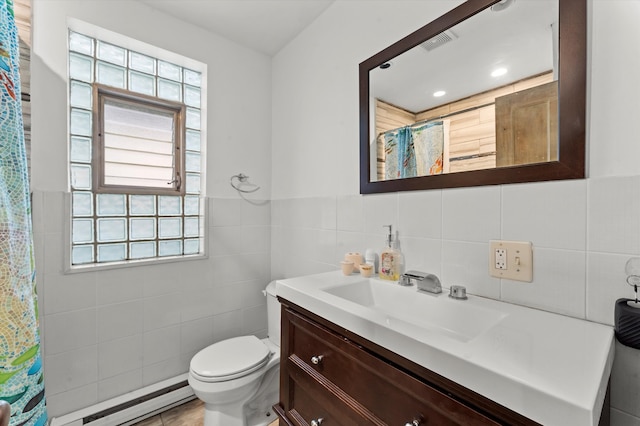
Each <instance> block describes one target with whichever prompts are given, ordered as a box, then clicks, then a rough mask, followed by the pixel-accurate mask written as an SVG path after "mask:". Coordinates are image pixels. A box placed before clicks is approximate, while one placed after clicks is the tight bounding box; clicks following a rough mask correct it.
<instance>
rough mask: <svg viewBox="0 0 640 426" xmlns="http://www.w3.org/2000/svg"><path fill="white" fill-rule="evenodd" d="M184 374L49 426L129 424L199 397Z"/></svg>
mask: <svg viewBox="0 0 640 426" xmlns="http://www.w3.org/2000/svg"><path fill="white" fill-rule="evenodd" d="M187 376H188V375H187V374H183V375H180V376H177V377H174V378H171V379H167V380H164V381H162V382H159V383H156V384H153V385H150V386H147V387H144V388H142V389H138V390H136V391H134V392H129V393H127V394H125V395H122V396H119V397H116V398H113V399H110V400H107V401H103V402H100V403H98V404H96V405H93V406H91V407H87V408H83V409H81V410H78V411H75V412H73V413H69V414H65V415H64V416H61V417H54V418H53V419H51V422H50V423H49V426H83V425H90V426H127V425H132V424H134V423H137V422H141V421H142V420H144V419H146V418H149V417H151V416H154V415H156V414H158V413H161V412H163V411H166V410H169V409H171V408H173V407H175V406H177V405H180V404H184V403H185V402H188V401H191V400H193V399H195V395H194V394H193V389H191V386H189V383H188V382H187Z"/></svg>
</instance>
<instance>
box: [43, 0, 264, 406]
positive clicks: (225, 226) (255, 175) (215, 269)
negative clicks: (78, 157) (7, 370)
mask: <svg viewBox="0 0 640 426" xmlns="http://www.w3.org/2000/svg"><path fill="white" fill-rule="evenodd" d="M68 18H74V19H79V20H82V21H84V22H87V23H89V24H92V25H95V26H99V27H102V28H104V29H107V30H110V31H113V32H116V33H119V34H122V35H124V36H127V37H130V38H133V39H136V40H138V41H141V42H144V43H147V44H150V45H154V46H158V47H161V48H163V49H165V50H168V51H171V52H175V53H177V54H180V55H183V56H186V57H189V58H192V59H194V60H197V61H200V62H203V63H206V64H207V65H208V77H209V79H208V81H207V82H206V84H207V86H208V99H207V105H208V109H207V124H208V140H207V144H208V150H207V170H206V176H207V179H206V181H207V186H206V187H207V193H206V195H207V197H208V198H207V199H208V201H207V202H208V204H209V207H210V209H209V230H208V231H209V235H210V237H211V238H210V241H209V258H207V259H204V260H197V261H189V262H176V263H167V264H162V265H153V266H139V267H132V268H131V267H130V268H124V269H113V270H107V271H95V272H84V273H76V274H65V273H64V272H63V271H64V266H63V256H62V253H63V251H64V250H65V249H66V248H65V244H64V241H65V238H64V232H65V231H64V221H65V202H64V200H65V197H64V193H65V192H66V191H68V187H67V182H68V172H67V167H68V166H67V140H68V136H67V123H68V119H67V109H68V108H67V93H68V92H67V80H66V75H67V19H68ZM33 30H34V33H33V50H32V61H31V88H32V112H33V115H32V157H31V158H32V173H33V174H32V180H31V182H32V190H33V211H34V239H35V250H36V268H37V271H38V291H39V297H40V308H41V314H42V321H41V323H42V329H43V339H42V342H43V348H44V351H43V357H44V361H45V370H46V371H47V373H46V377H45V380H46V392H47V403H48V409H49V415H50V416H52V417H53V416H58V415H61V414H64V413H68V412H70V411H74V410H76V409H78V408H82V407H86V406H89V405H92V404H95V403H96V402H98V401H102V400H105V399H108V398H110V397H113V396H117V395H122V394H124V393H126V392H128V391H131V390H135V389H139V388H141V387H143V386H145V385H148V384H152V383H155V382H158V381H160V380H163V379H165V378H168V377H173V376H176V375H178V374H181V373H184V372H187V371H188V364H189V361H190V359H191V357H192V356H193V354H195V353H196V352H197V351H198V350H199V349H201V348H203V347H205V346H207V345H209V344H211V343H213V342H214V341H218V340H220V339H223V338H227V337H231V336H236V335H240V334H247V333H255V334H257V335H259V336H265V335H266V324H265V318H266V305H265V300H264V297H263V295H262V293H261V290H262V289H263V288H264V287H265V286H266V285H267V283H268V281H269V273H270V272H269V271H270V253H269V251H270V221H271V219H270V218H271V211H270V210H271V209H270V204H269V201H268V200H269V198H270V191H271V189H270V181H271V164H270V158H271V150H270V139H271V59H270V58H269V57H267V56H265V55H263V54H260V53H257V52H254V51H252V50H249V49H246V48H244V47H241V46H239V45H237V44H234V43H232V42H230V41H227V40H225V39H223V38H221V37H219V36H216V35H214V34H211V33H208V32H206V31H204V30H201V29H199V28H196V27H193V26H189V25H186V24H184V23H183V22H181V21H179V20H176V19H174V18H173V17H171V16H168V15H165V14H162V13H159V12H156V11H154V10H153V9H151V8H149V7H148V6H146V5H144V4H143V3H141V2H138V1H130V0H121V1H113V0H93V1H86V0H73V1H72V0H70V1H64V0H33ZM247 153H251V155H247ZM239 172H243V173H245V174H247V175H249V176H251V178H252V181H253V182H255V183H257V184H259V185H260V186H261V187H262V188H261V190H260V192H258V193H256V194H255V196H254V197H252V198H254V200H256V201H260V200H259V199H258V197H259V198H260V199H262V200H266V202H265V203H262V204H252V203H249V202H247V201H245V200H243V199H242V198H240V197H239V196H238V194H237V193H236V191H235V190H233V189H232V188H231V187H230V186H229V178H230V177H231V176H232V175H234V174H237V173H239Z"/></svg>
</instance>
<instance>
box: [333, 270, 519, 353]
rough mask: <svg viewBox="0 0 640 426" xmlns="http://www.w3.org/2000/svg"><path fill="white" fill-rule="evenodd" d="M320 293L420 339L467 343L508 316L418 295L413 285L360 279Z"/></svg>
mask: <svg viewBox="0 0 640 426" xmlns="http://www.w3.org/2000/svg"><path fill="white" fill-rule="evenodd" d="M323 291H325V292H326V293H329V294H331V295H333V296H336V297H339V298H341V299H344V300H347V301H349V302H352V303H355V304H357V305H360V306H362V307H366V308H368V310H371V311H372V312H373V313H374V314H375V315H378V316H382V317H383V318H382V320H383V321H384V322H385V324H386V326H387V327H389V328H391V329H395V330H401V331H402V332H403V333H406V334H410V335H411V336H412V337H414V338H417V339H418V340H422V339H423V338H428V336H429V335H432V334H433V333H434V332H435V333H439V334H442V335H445V336H447V337H450V338H453V339H456V340H459V341H461V342H469V341H471V340H472V339H474V338H476V337H478V336H479V335H481V334H482V333H484V332H486V331H487V330H489V329H491V328H492V327H494V326H495V325H496V324H498V323H499V322H500V321H502V319H504V318H505V317H506V316H507V314H506V313H504V312H500V311H498V310H493V309H487V308H484V307H480V306H477V305H474V304H471V303H469V302H468V301H465V300H454V299H450V298H449V297H447V296H446V295H443V294H440V295H435V294H430V293H424V292H419V291H417V290H416V287H415V286H411V287H401V286H399V285H398V284H396V283H391V282H389V283H387V282H384V281H379V280H362V281H357V282H351V283H346V284H341V285H336V286H333V287H327V288H324V289H323Z"/></svg>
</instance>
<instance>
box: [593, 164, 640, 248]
mask: <svg viewBox="0 0 640 426" xmlns="http://www.w3.org/2000/svg"><path fill="white" fill-rule="evenodd" d="M639 194H640V176H634V177H610V178H599V179H589V181H588V210H587V238H588V240H587V244H588V245H587V246H588V249H589V251H598V252H606V253H620V254H624V253H627V254H635V255H638V254H640V220H638V218H640V197H639V196H638V195H639Z"/></svg>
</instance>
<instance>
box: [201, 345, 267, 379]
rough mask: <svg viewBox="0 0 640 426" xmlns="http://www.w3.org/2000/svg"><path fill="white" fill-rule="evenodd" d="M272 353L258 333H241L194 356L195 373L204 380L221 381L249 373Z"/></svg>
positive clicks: (262, 363)
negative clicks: (245, 334)
mask: <svg viewBox="0 0 640 426" xmlns="http://www.w3.org/2000/svg"><path fill="white" fill-rule="evenodd" d="M270 357H271V352H270V351H269V348H268V347H267V345H265V344H264V343H263V342H262V341H261V340H260V339H258V338H257V337H256V336H240V337H234V338H231V339H227V340H223V341H221V342H218V343H214V344H213V345H211V346H208V347H206V348H204V349H202V350H201V351H200V352H198V353H197V354H196V355H195V356H194V357H193V358H192V359H191V372H192V373H193V374H194V375H195V376H196V377H197V378H198V379H199V380H202V381H206V382H220V381H225V380H232V379H235V378H238V377H242V376H246V375H247V374H249V373H252V372H254V371H256V370H258V369H259V368H261V367H262V366H264V365H265V364H266V363H267V362H268V361H269V358H270Z"/></svg>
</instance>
